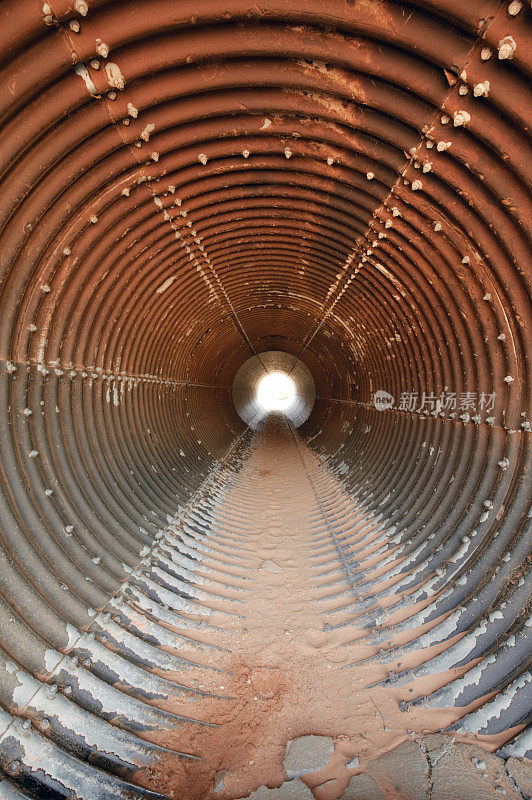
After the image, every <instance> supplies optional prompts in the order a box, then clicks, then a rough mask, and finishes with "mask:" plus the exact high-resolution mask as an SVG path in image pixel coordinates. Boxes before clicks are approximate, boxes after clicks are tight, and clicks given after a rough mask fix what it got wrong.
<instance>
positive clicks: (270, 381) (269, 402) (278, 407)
mask: <svg viewBox="0 0 532 800" xmlns="http://www.w3.org/2000/svg"><path fill="white" fill-rule="evenodd" d="M295 398H296V387H295V384H294V381H293V380H292V379H291V378H290V377H289V376H288V375H287V374H286V373H285V372H272V373H271V374H270V375H265V376H264V378H261V380H260V383H259V385H258V386H257V403H258V404H259V405H260V406H262V408H263V409H264V410H265V411H286V410H287V409H288V408H290V406H292V405H293V404H294V402H295Z"/></svg>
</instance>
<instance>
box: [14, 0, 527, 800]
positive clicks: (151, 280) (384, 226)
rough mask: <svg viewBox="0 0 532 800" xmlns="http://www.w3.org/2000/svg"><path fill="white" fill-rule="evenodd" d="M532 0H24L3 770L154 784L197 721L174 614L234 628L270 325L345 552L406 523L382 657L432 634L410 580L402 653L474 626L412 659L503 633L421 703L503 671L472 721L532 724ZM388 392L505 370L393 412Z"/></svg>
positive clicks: (467, 647) (368, 577)
mask: <svg viewBox="0 0 532 800" xmlns="http://www.w3.org/2000/svg"><path fill="white" fill-rule="evenodd" d="M530 15H531V10H530V4H529V3H526V2H524V3H519V2H518V3H516V2H512V3H509V2H495V0H472V1H471V2H468V3H466V4H463V3H461V2H455V1H454V0H438V2H429V1H428V0H423V1H421V0H420V2H415V3H412V4H410V5H405V4H404V3H398V2H397V3H396V2H392V0H378V1H377V0H373V1H372V2H362V1H361V0H352V1H351V0H348V2H343V1H342V2H340V0H329V2H328V3H326V4H324V3H322V2H317V1H316V0H308V1H307V2H305V3H304V4H302V3H296V2H288V0H277V2H275V0H267V2H266V3H261V4H258V5H257V4H256V3H249V2H246V1H245V0H238V1H237V2H235V1H234V2H232V3H230V4H228V3H220V2H218V1H217V0H209V2H206V1H205V2H200V3H198V2H195V3H192V2H190V0H181V1H180V2H179V3H177V2H168V0H139V2H136V3H134V4H131V3H129V2H126V0H122V1H119V0H113V2H111V1H110V0H87V2H85V1H84V0H75V2H73V0H52V2H50V3H44V5H43V4H41V3H39V2H36V1H35V0H3V2H2V4H1V6H0V40H1V41H0V47H1V62H0V67H1V76H0V86H1V87H2V92H1V106H0V115H1V124H2V134H1V152H2V166H1V180H2V192H1V194H0V212H1V222H0V260H1V276H0V280H1V283H0V309H1V313H0V392H1V401H0V426H1V428H0V437H1V443H2V446H1V448H0V474H1V479H2V483H1V487H0V520H1V524H0V544H1V550H0V558H1V563H0V645H1V650H0V675H1V676H2V677H1V679H0V692H1V697H0V702H1V705H2V708H3V710H2V715H1V718H0V761H1V763H0V766H1V768H2V769H3V770H4V772H5V773H6V778H5V781H6V783H5V786H9V787H11V788H9V789H5V790H4V788H3V784H0V793H1V792H4V793H5V794H6V796H15V797H17V796H19V795H18V794H17V792H18V791H20V792H26V793H27V794H28V796H30V797H45V796H46V797H54V798H55V797H73V796H79V797H82V798H89V797H90V798H104V797H109V798H110V797H137V796H153V795H150V793H149V792H146V791H144V790H142V789H140V788H139V787H138V786H137V785H135V783H134V781H135V774H136V770H137V769H139V768H140V767H142V766H143V765H145V764H148V763H153V760H157V758H158V757H159V755H160V749H161V748H158V746H156V745H153V744H151V743H149V742H147V741H145V740H144V739H142V738H140V737H139V733H142V732H143V731H146V730H151V729H158V730H161V729H165V727H168V726H175V725H176V724H178V720H176V718H175V715H173V714H172V713H171V712H167V711H164V710H162V709H161V708H159V707H157V704H156V703H155V701H157V702H159V701H163V702H164V699H165V697H167V696H168V694H169V692H172V693H175V691H176V684H175V682H174V681H173V680H171V681H170V680H167V678H165V677H164V674H165V672H167V673H168V674H169V675H170V674H173V673H174V671H175V670H176V669H178V670H182V669H184V668H186V663H185V661H186V660H185V661H184V660H180V659H179V658H178V656H176V655H175V654H173V653H169V652H167V650H166V649H165V648H164V646H165V645H166V644H167V641H166V640H165V639H164V637H163V630H164V629H165V626H164V625H163V626H162V627H161V626H160V625H159V622H157V620H158V619H159V620H163V621H164V620H168V617H170V618H172V616H173V615H178V617H179V626H178V627H180V628H182V627H183V626H187V625H190V626H191V627H192V628H194V627H195V626H196V625H201V623H200V622H198V621H194V620H193V619H191V618H189V617H190V611H191V609H192V610H193V612H194V617H195V615H197V614H198V613H199V612H200V611H201V609H202V608H204V606H203V604H202V595H201V592H202V591H203V589H202V587H201V585H197V581H196V578H195V577H194V576H195V572H196V567H197V565H198V564H199V563H200V562H201V559H202V557H203V555H204V554H205V553H208V552H209V547H210V539H209V520H210V519H211V517H212V515H213V513H214V511H213V509H214V507H218V506H219V505H220V503H221V502H223V492H224V486H225V485H226V483H225V482H226V481H227V480H229V479H230V476H232V475H233V474H234V473H238V468H239V459H240V458H241V457H242V452H243V450H244V449H245V446H246V443H248V442H249V437H250V432H249V431H246V430H245V426H244V425H243V424H242V421H241V420H240V418H239V416H238V414H237V413H236V411H235V409H234V407H233V404H232V394H231V393H232V381H233V378H234V376H235V374H236V372H237V370H238V368H239V367H240V366H241V365H242V364H243V363H244V362H245V361H246V359H248V358H250V357H252V356H255V355H257V354H260V353H261V352H264V351H269V350H283V351H286V352H287V353H290V354H293V355H295V356H297V357H299V358H300V359H301V361H302V362H303V364H304V365H305V366H306V367H307V368H308V369H309V370H310V372H311V374H312V376H313V379H314V382H315V385H316V390H317V399H316V403H315V406H314V411H313V413H312V415H311V416H310V418H309V419H308V421H307V422H306V423H305V425H304V427H303V428H302V429H301V431H302V433H303V436H304V438H305V439H306V441H307V442H308V443H309V444H310V445H311V446H312V447H313V448H314V449H315V450H316V452H317V453H319V454H320V456H321V457H322V458H323V460H324V462H325V465H326V467H327V468H328V471H327V470H324V472H323V473H321V474H320V475H315V476H314V477H313V481H314V489H315V493H316V497H317V500H318V502H319V504H320V508H322V509H323V512H324V513H323V514H322V516H321V517H320V519H319V521H318V520H317V529H316V537H317V538H316V542H317V543H318V544H320V543H321V542H322V539H323V537H325V538H327V537H329V538H328V539H327V541H329V542H331V545H330V546H331V559H332V560H336V561H338V559H339V560H340V562H341V563H342V564H344V566H345V564H347V563H348V562H349V556H348V555H345V553H344V549H343V547H344V544H343V541H344V537H345V536H348V535H350V532H352V531H353V530H354V529H356V534H357V538H358V537H360V538H361V539H362V540H363V538H364V535H365V534H364V531H365V527H364V526H365V525H367V524H369V522H368V521H369V520H371V522H372V525H374V524H375V522H378V523H379V524H382V544H381V551H382V552H381V555H382V559H381V562H380V565H381V566H386V568H387V571H386V572H384V573H383V572H379V583H381V582H382V580H383V575H384V576H387V577H390V578H392V577H393V578H396V577H397V576H399V577H400V580H399V582H397V581H394V583H393V587H390V588H384V589H379V590H378V591H373V589H372V586H373V583H374V581H373V577H372V571H371V570H362V571H361V572H360V574H359V571H358V570H359V567H358V566H356V567H354V568H353V569H352V568H351V567H349V569H348V571H347V575H348V577H349V579H350V580H352V581H353V587H354V589H355V590H356V592H355V594H356V599H355V601H354V604H353V615H354V616H356V617H357V619H358V620H359V621H362V622H363V623H364V624H365V625H367V626H368V627H369V628H371V631H370V633H369V634H368V636H369V640H370V642H371V649H370V655H369V657H373V658H375V659H376V660H380V661H382V659H383V658H384V659H388V658H395V657H396V656H397V655H398V652H396V651H394V652H390V651H387V652H386V653H385V654H382V653H379V649H380V643H381V642H383V641H385V640H387V639H388V638H389V637H390V634H391V633H393V632H394V631H395V630H397V626H394V629H393V630H391V629H390V627H388V626H387V622H386V612H384V610H383V606H382V601H383V600H384V599H385V598H386V597H387V596H388V595H389V594H390V593H392V589H393V594H397V593H398V592H399V590H400V591H401V593H402V599H401V600H397V604H399V605H401V607H402V608H404V609H405V615H404V621H403V622H402V623H400V626H401V628H402V629H403V630H410V631H411V632H412V636H411V637H410V640H409V644H408V645H404V646H403V647H402V649H401V652H403V651H406V650H408V649H409V648H416V649H418V648H422V647H424V646H425V645H426V644H427V639H426V635H419V636H416V635H415V632H416V629H417V627H418V626H419V625H420V624H422V623H424V622H427V621H430V620H437V619H438V620H440V622H439V623H438V625H436V626H435V627H433V628H432V629H431V632H430V637H431V638H430V642H432V643H433V642H435V641H439V642H445V641H446V640H447V638H448V637H449V636H450V633H451V631H452V633H453V635H456V633H464V638H463V639H461V640H460V643H459V645H455V646H449V648H448V649H444V650H443V651H442V653H441V654H440V655H439V656H438V657H436V658H435V659H431V660H429V661H427V662H425V663H424V664H423V665H422V666H420V667H418V668H416V671H414V672H415V674H414V672H409V671H406V672H404V673H398V674H396V675H394V676H393V680H394V681H399V682H404V684H405V685H406V684H407V682H408V681H411V680H413V679H415V678H416V677H418V676H420V675H426V674H431V673H432V672H434V671H441V670H443V669H448V668H449V667H450V666H453V665H458V664H463V663H469V662H471V664H472V666H471V670H470V671H469V672H467V673H466V675H465V676H464V677H462V678H460V679H459V680H457V681H454V682H453V681H451V682H450V683H449V684H448V685H447V686H445V687H444V688H443V689H441V691H440V692H439V693H438V692H437V693H435V694H434V695H430V696H428V697H418V698H417V699H416V703H419V704H423V703H426V704H427V705H429V706H434V705H438V704H442V705H457V706H461V705H465V704H468V703H470V702H471V701H472V700H473V699H478V698H487V699H486V701H485V703H484V704H482V705H481V707H480V709H479V710H476V711H474V712H473V713H470V714H466V715H465V716H464V717H463V718H462V719H461V720H460V721H459V723H457V726H456V727H457V728H458V730H462V731H475V732H479V731H480V732H483V733H487V734H491V733H500V732H501V731H503V732H504V731H509V734H508V738H509V740H510V741H508V743H507V744H506V745H505V746H504V748H503V751H502V752H503V754H504V755H505V756H506V757H508V756H509V755H523V754H524V753H525V752H526V751H527V749H529V748H530V744H529V741H528V739H527V738H525V734H523V733H522V732H521V731H522V727H521V726H522V725H523V724H525V723H526V722H527V721H528V720H529V716H528V709H529V707H530V705H529V694H528V692H529V689H530V677H529V673H528V672H527V669H528V666H529V647H528V648H527V646H526V633H527V625H528V624H529V623H528V614H529V611H530V606H529V591H528V589H529V584H527V577H528V564H529V562H528V557H529V552H528V550H529V541H530V540H529V538H527V532H528V530H529V528H528V526H529V521H530V495H531V482H530V475H529V472H528V471H527V470H528V467H529V464H530V427H531V425H530V421H529V420H530V417H529V414H530V411H529V409H530V388H531V386H530V368H529V352H530V350H529V348H527V332H529V331H530V326H531V322H532V319H531V317H532V314H531V305H530V282H529V281H530V269H529V263H530V262H529V253H530V233H531V231H530V220H531V219H532V217H531V214H530V194H529V192H530V174H529V173H530V164H531V163H532V160H531V158H530V141H529V139H528V136H527V134H528V130H529V129H528V125H529V112H530V89H529V78H530V72H531V64H530V52H531V50H530V31H529V24H530ZM378 390H382V391H384V392H386V393H388V394H389V395H392V396H393V398H394V403H395V405H396V406H397V405H399V398H400V397H401V394H402V393H405V392H406V393H408V394H412V395H413V394H416V395H417V401H420V400H421V398H422V396H423V393H424V392H425V393H426V396H428V395H431V396H434V398H435V399H436V398H439V397H440V395H441V393H442V392H444V393H446V395H447V396H448V394H449V393H450V392H455V393H456V394H457V397H458V398H460V397H461V396H462V395H463V396H464V397H466V395H465V393H475V394H476V396H477V400H479V399H480V397H481V395H484V397H488V396H492V395H495V398H494V403H493V408H492V409H491V408H490V409H489V410H488V409H487V405H486V403H485V404H484V407H483V408H481V409H479V410H478V409H476V410H475V413H472V409H468V408H467V407H464V408H463V409H460V408H459V407H457V408H456V409H454V408H452V407H451V408H445V407H439V406H436V405H435V399H434V400H432V401H431V402H432V406H431V405H430V404H429V405H428V406H426V407H425V409H424V410H419V406H420V402H419V406H418V402H416V403H415V407H414V408H413V409H412V410H398V409H397V408H395V409H393V408H392V409H388V410H384V411H379V410H377V409H376V408H375V405H374V403H373V395H374V393H375V392H376V391H378ZM241 436H243V438H242V439H240V438H239V437H241ZM330 475H332V476H334V477H335V478H337V479H339V480H341V482H342V485H343V486H344V488H345V489H347V490H348V491H349V492H350V493H352V495H353V497H355V498H356V499H357V501H358V503H360V504H362V505H363V507H364V518H363V519H360V520H359V519H358V518H357V519H353V516H352V514H351V510H350V508H349V507H340V506H337V505H336V499H335V494H334V491H332V489H331V486H330V484H329V481H330V480H331V479H330ZM187 503H188V506H186V508H185V504H187ZM183 509H185V510H184V511H183ZM176 514H184V515H185V517H184V518H186V520H187V523H186V524H187V526H188V527H186V528H185V525H183V530H182V531H181V533H180V534H179V536H176V537H174V536H173V534H172V530H173V526H175V524H176ZM187 515H188V516H187ZM180 518H181V517H180ZM324 518H326V519H327V520H328V523H327V525H325V526H324V522H323V519H324ZM331 537H332V538H331ZM163 542H164V544H163ZM372 543H374V540H373V539H372ZM165 548H168V549H167V551H166V552H165ZM154 553H157V554H159V555H158V556H157V570H158V571H157V572H154V570H155V562H154V561H153V555H154ZM177 557H179V559H182V561H180V562H179V563H180V564H181V566H182V567H183V572H182V573H181V572H179V576H177V577H176V576H174V575H173V574H172V576H171V577H168V569H169V563H170V562H171V561H172V560H173V559H174V558H177ZM165 559H166V560H165ZM353 570H354V571H353ZM145 572H147V574H145ZM161 575H162V576H164V577H163V578H161ZM357 586H358V587H359V588H358V589H357V588H356V587H357ZM429 597H430V598H431V602H430V604H429V605H428V606H427V607H426V608H425V609H424V610H423V611H422V612H418V611H417V610H416V609H415V608H414V605H415V604H416V603H417V602H418V601H420V600H424V599H426V598H429ZM410 607H412V611H411V613H410V612H409V611H408V609H409V608H410ZM391 608H392V609H393V608H394V606H392V607H391ZM389 611H390V609H389V608H388V607H387V612H389ZM108 615H110V616H108ZM139 615H140V616H141V617H142V618H143V619H144V620H145V622H144V625H145V626H146V628H143V635H142V636H141V635H139V631H140V628H139V624H140V623H139ZM187 615H188V616H187ZM449 620H451V622H449ZM166 635H168V634H166ZM424 637H425V638H424ZM189 644H190V643H187V647H188V646H189ZM77 659H78V660H77ZM183 691H184V692H190V691H191V690H190V689H189V688H186V687H184V688H183ZM488 698H489V699H488ZM194 707H196V704H194ZM118 710H119V716H117V712H118ZM28 723H29V725H28ZM516 726H519V727H518V732H517V735H516V737H515V740H512V737H513V736H514V733H515V729H516ZM190 756H193V754H186V753H185V754H183V757H184V758H187V757H190ZM15 787H17V788H15ZM9 793H11V794H9Z"/></svg>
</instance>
